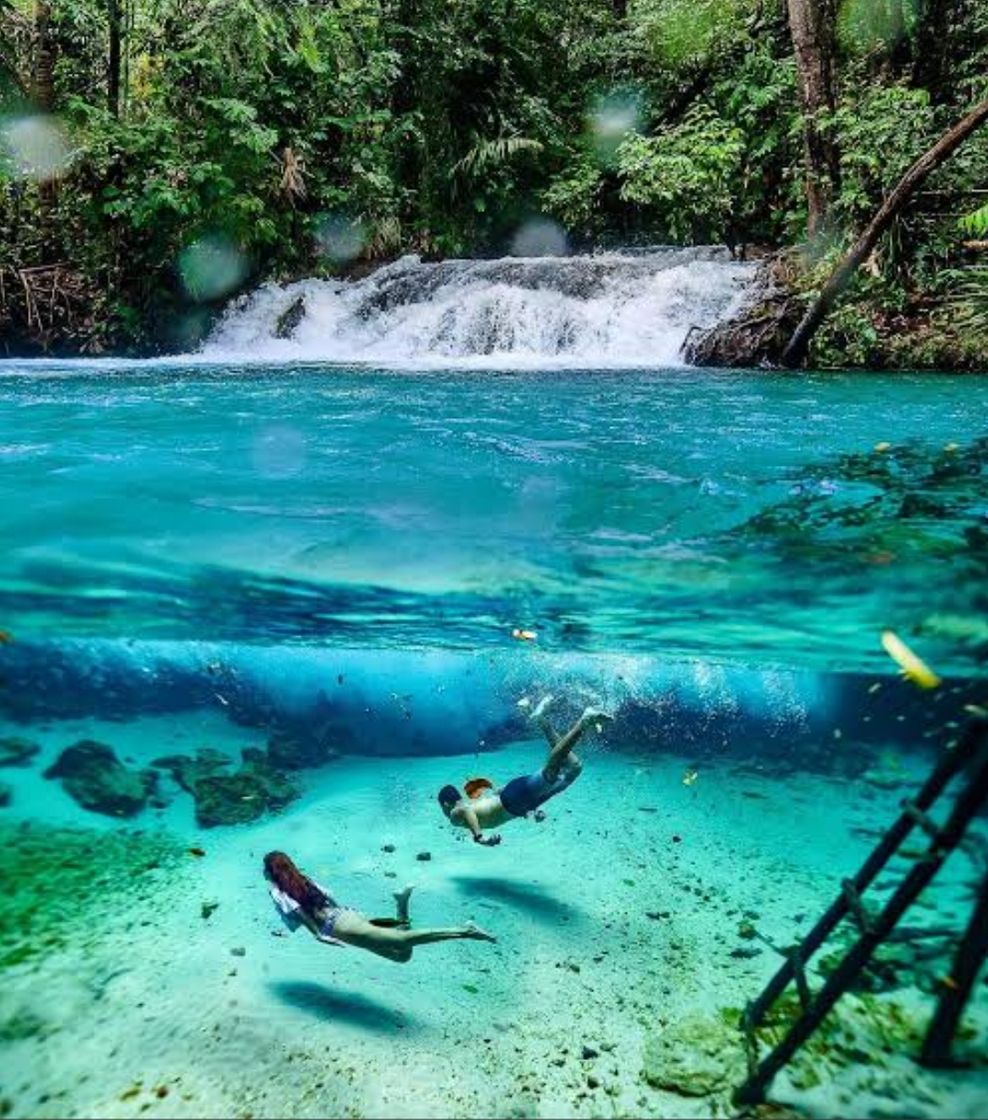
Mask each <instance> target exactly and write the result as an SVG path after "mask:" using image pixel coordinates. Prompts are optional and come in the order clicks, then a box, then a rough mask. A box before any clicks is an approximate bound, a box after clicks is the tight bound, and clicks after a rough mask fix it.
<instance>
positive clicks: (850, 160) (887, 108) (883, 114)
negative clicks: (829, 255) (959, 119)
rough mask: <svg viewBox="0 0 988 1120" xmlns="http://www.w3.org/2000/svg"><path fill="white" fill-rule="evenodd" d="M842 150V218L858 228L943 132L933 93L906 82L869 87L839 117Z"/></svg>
mask: <svg viewBox="0 0 988 1120" xmlns="http://www.w3.org/2000/svg"><path fill="white" fill-rule="evenodd" d="M834 127H835V130H836V133H837V137H838V143H839V146H840V151H841V172H842V190H841V194H840V196H839V198H838V200H837V205H838V209H839V212H840V215H841V217H842V218H843V219H844V220H846V221H847V222H848V224H849V225H850V226H852V227H854V228H857V227H858V226H860V225H861V224H862V223H863V222H864V221H866V220H867V219H869V218H870V217H871V216H872V214H873V213H874V211H875V209H876V208H877V203H878V202H879V201H880V200H881V198H882V196H883V195H884V194H885V193H886V192H887V191H888V190H889V189H890V188H891V187H893V186H894V185H895V184H896V182H898V180H899V179H900V178H901V177H902V175H903V174H904V173H905V171H906V170H907V169H908V168H909V166H910V165H911V164H912V163H914V162H915V161H916V159H918V158H919V156H921V155H922V154H923V152H924V151H925V150H926V149H927V148H928V147H929V146H930V144H932V143H933V141H934V140H935V139H936V138H937V136H938V135H939V132H940V131H941V130H940V129H939V128H938V125H937V121H936V114H935V111H934V108H933V106H932V104H931V100H930V95H929V93H928V92H927V91H926V90H923V89H912V88H909V87H908V86H906V85H904V84H901V85H900V84H895V85H889V86H865V87H863V88H862V89H861V90H860V91H859V92H858V93H857V94H856V95H855V96H853V97H852V98H848V99H847V100H846V101H845V102H844V104H842V106H841V107H840V109H839V110H838V111H837V113H836V115H835V121H834Z"/></svg>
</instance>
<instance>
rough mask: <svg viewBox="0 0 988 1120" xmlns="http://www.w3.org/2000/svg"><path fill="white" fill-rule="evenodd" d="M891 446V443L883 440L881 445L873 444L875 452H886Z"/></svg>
mask: <svg viewBox="0 0 988 1120" xmlns="http://www.w3.org/2000/svg"><path fill="white" fill-rule="evenodd" d="M891 446H892V444H891V443H889V442H888V441H887V440H884V439H883V440H882V442H881V443H876V444H875V450H876V451H888V449H889V448H890V447H891Z"/></svg>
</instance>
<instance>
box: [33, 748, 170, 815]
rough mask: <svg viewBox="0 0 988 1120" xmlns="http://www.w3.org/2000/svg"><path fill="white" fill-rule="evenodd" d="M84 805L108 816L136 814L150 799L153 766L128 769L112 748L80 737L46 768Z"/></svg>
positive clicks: (85, 807) (152, 786) (155, 778)
mask: <svg viewBox="0 0 988 1120" xmlns="http://www.w3.org/2000/svg"><path fill="white" fill-rule="evenodd" d="M45 777H46V778H61V780H62V785H63V787H64V788H65V791H66V793H68V794H69V795H70V796H71V797H72V798H73V799H74V800H75V801H77V802H78V803H79V804H80V805H81V806H82V807H83V808H84V809H89V810H90V811H92V812H94V813H104V814H106V815H107V816H109V817H133V816H135V815H136V814H137V813H139V812H140V811H141V810H142V809H143V808H144V806H145V804H146V803H147V799H148V795H149V794H150V793H151V790H152V789H153V788H154V786H155V784H156V782H157V775H156V774H155V773H154V771H153V770H142V771H137V770H129V769H128V768H127V767H126V766H124V765H123V763H122V762H120V760H119V759H118V758H117V756H116V754H114V752H113V748H112V747H109V746H107V745H106V743H100V742H97V741H96V740H95V739H80V740H79V742H77V743H73V745H72V746H71V747H67V748H66V749H65V750H64V751H62V753H61V754H60V755H59V756H58V758H57V759H56V761H55V763H54V764H53V765H52V766H49V767H48V769H47V770H46V771H45Z"/></svg>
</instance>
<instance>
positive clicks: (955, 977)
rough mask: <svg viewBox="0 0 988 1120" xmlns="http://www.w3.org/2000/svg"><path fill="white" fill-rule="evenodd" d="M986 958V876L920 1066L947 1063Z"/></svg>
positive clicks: (987, 930) (937, 1065)
mask: <svg viewBox="0 0 988 1120" xmlns="http://www.w3.org/2000/svg"><path fill="white" fill-rule="evenodd" d="M986 957H988V875H986V876H985V877H984V879H983V880H982V883H981V887H980V890H979V892H978V900H977V903H976V904H975V907H974V910H973V911H972V913H971V920H970V921H969V922H968V925H967V929H966V930H965V931H964V936H963V937H962V938H961V941H960V944H959V945H958V946H957V950H956V952H955V954H954V960H953V963H952V964H951V966H950V973H949V978H950V981H951V982H950V983H949V984H948V983H941V988H940V998H939V999H938V1000H937V1008H936V1011H935V1012H934V1014H933V1018H932V1019H931V1020H930V1025H929V1027H928V1028H927V1031H926V1038H925V1039H924V1040H923V1049H922V1051H921V1053H920V1059H919V1060H920V1063H921V1064H922V1065H924V1066H929V1067H931V1068H937V1067H944V1066H947V1065H949V1064H950V1049H951V1046H952V1044H953V1041H954V1038H955V1037H956V1035H957V1028H958V1027H959V1026H960V1020H961V1015H963V1013H964V1008H965V1007H966V1006H967V1001H968V1000H969V999H970V997H971V989H972V988H973V987H974V982H975V980H977V978H978V973H979V972H980V970H981V966H982V965H983V964H984V962H985V958H986Z"/></svg>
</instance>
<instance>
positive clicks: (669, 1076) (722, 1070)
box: [642, 1016, 745, 1097]
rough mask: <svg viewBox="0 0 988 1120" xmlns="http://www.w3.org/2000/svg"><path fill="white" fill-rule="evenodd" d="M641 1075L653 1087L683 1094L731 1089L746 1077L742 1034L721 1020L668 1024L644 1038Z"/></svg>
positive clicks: (692, 1019)
mask: <svg viewBox="0 0 988 1120" xmlns="http://www.w3.org/2000/svg"><path fill="white" fill-rule="evenodd" d="M642 1076H643V1077H644V1078H645V1080H646V1081H647V1082H648V1083H649V1085H651V1086H652V1087H653V1088H654V1089H665V1090H666V1091H668V1092H671V1093H678V1094H679V1095H680V1096H683V1097H706V1096H709V1095H710V1094H711V1093H717V1092H723V1091H725V1090H728V1089H733V1088H734V1087H736V1086H738V1085H740V1084H741V1082H742V1081H743V1080H744V1078H745V1060H744V1053H743V1051H742V1048H741V1035H740V1033H739V1031H738V1029H737V1028H736V1027H731V1026H729V1025H728V1024H726V1023H724V1022H723V1021H722V1020H721V1019H707V1018H703V1017H700V1016H692V1017H690V1018H687V1019H683V1020H681V1021H680V1022H677V1023H671V1024H670V1025H669V1026H668V1027H664V1028H661V1029H658V1030H655V1031H653V1032H652V1033H651V1034H650V1035H648V1036H647V1037H646V1039H645V1047H644V1052H643V1055H642Z"/></svg>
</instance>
